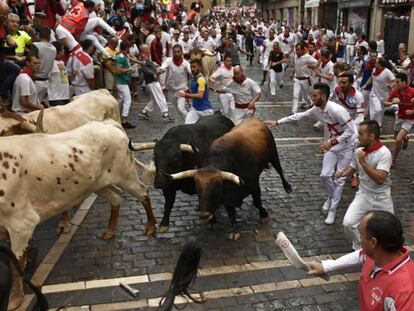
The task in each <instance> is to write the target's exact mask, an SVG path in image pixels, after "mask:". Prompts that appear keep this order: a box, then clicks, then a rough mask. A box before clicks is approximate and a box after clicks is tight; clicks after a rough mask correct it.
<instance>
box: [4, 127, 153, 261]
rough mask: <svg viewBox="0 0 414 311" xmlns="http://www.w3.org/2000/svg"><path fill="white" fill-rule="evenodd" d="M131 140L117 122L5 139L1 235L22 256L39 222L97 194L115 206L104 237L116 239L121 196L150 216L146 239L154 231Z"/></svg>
mask: <svg viewBox="0 0 414 311" xmlns="http://www.w3.org/2000/svg"><path fill="white" fill-rule="evenodd" d="M128 144H129V140H128V137H127V135H126V134H125V132H124V131H123V129H122V127H121V125H120V124H119V123H117V122H115V121H112V120H107V121H104V122H89V123H87V124H85V125H83V126H81V127H79V128H77V129H74V130H72V131H67V132H64V133H60V134H53V135H51V134H33V135H19V136H9V137H1V138H0V178H1V179H0V236H1V237H2V238H4V237H7V234H8V236H9V238H10V240H11V248H12V250H13V252H14V253H15V254H16V256H17V257H20V256H22V254H23V252H24V250H25V249H26V247H27V245H28V242H29V240H30V238H31V236H32V234H33V230H34V229H35V227H36V226H37V225H38V224H39V223H40V222H43V221H45V220H46V219H49V218H51V217H53V216H55V215H57V214H59V213H62V212H64V211H66V210H68V209H69V208H71V207H73V206H74V205H76V204H80V203H81V202H82V201H83V200H84V199H85V198H86V197H87V196H88V195H90V194H91V193H93V192H95V193H97V194H98V195H100V196H103V197H104V198H106V199H107V200H109V201H110V202H111V205H112V209H111V217H110V221H109V224H108V226H107V228H106V230H105V233H104V236H105V238H110V237H112V236H113V235H114V232H115V229H116V224H117V218H118V212H119V205H120V203H121V201H122V197H121V193H122V191H125V192H128V193H130V194H131V195H132V196H134V197H135V198H137V199H138V200H139V201H140V202H141V203H142V205H143V206H144V208H145V211H146V214H147V221H148V222H147V224H146V226H145V233H146V234H153V233H154V232H155V218H154V215H153V211H152V207H151V203H150V199H149V197H148V188H147V186H145V185H144V184H143V183H142V182H141V181H140V179H139V177H138V174H137V167H136V162H135V159H134V157H133V155H132V153H131V151H130V150H129V147H128Z"/></svg>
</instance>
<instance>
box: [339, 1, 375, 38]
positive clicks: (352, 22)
mask: <svg viewBox="0 0 414 311" xmlns="http://www.w3.org/2000/svg"><path fill="white" fill-rule="evenodd" d="M380 1H381V0H380ZM338 7H339V20H338V23H339V25H338V26H339V27H338V29H340V28H341V27H342V26H346V27H348V28H349V27H352V28H353V29H354V31H355V32H356V33H357V34H361V33H364V34H368V33H369V25H370V17H371V0H340V1H339V5H338Z"/></svg>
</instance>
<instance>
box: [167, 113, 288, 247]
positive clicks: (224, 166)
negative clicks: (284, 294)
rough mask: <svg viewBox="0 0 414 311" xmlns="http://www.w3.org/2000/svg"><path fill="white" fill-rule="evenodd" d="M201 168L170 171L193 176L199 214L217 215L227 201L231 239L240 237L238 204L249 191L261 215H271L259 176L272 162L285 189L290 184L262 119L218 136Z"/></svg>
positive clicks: (212, 216)
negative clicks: (237, 224)
mask: <svg viewBox="0 0 414 311" xmlns="http://www.w3.org/2000/svg"><path fill="white" fill-rule="evenodd" d="M205 161H206V165H205V166H204V167H203V168H201V169H196V170H188V171H184V172H181V173H177V174H172V175H170V176H171V178H172V179H174V180H178V179H183V178H194V181H195V184H196V189H197V194H198V198H199V209H200V212H199V214H200V218H202V219H209V220H210V221H211V220H212V219H214V213H215V210H216V209H217V208H218V207H220V206H221V205H224V206H225V207H226V210H227V213H228V215H229V217H230V220H231V224H232V231H231V233H230V239H237V238H238V236H239V233H238V232H237V230H236V210H235V208H236V207H240V206H241V205H242V203H243V199H244V198H245V197H247V196H248V195H251V196H252V197H253V204H254V206H255V207H256V208H257V209H258V210H259V214H260V217H261V218H263V219H267V218H268V213H267V211H266V210H265V209H264V208H263V206H262V200H261V195H260V185H259V177H260V174H261V173H262V171H263V169H264V168H266V167H267V166H268V164H269V163H270V164H272V165H273V167H274V168H275V169H276V171H277V172H278V173H279V176H280V178H281V180H282V184H283V187H284V189H285V191H286V192H291V186H290V184H289V183H288V182H287V181H286V179H285V177H284V175H283V170H282V166H281V164H280V161H279V155H278V152H277V148H276V144H275V141H274V138H273V135H272V133H271V132H270V130H269V129H268V128H267V126H266V125H264V124H263V123H262V122H261V121H259V120H258V119H256V118H253V119H251V120H249V121H247V122H245V123H242V124H240V125H239V126H236V127H234V128H233V129H232V130H231V131H230V132H228V133H227V134H225V135H223V136H221V137H220V138H217V139H216V140H215V141H214V142H213V143H212V144H211V146H210V148H209V151H208V155H207V157H206V159H205Z"/></svg>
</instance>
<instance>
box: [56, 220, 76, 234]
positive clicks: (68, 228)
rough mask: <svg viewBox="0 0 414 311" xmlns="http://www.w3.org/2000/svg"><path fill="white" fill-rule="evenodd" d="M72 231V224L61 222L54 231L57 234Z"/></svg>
mask: <svg viewBox="0 0 414 311" xmlns="http://www.w3.org/2000/svg"><path fill="white" fill-rule="evenodd" d="M71 230H72V223H71V222H70V221H61V222H59V224H58V227H57V229H56V232H57V234H68V233H69V232H70V231H71Z"/></svg>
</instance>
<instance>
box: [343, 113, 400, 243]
mask: <svg viewBox="0 0 414 311" xmlns="http://www.w3.org/2000/svg"><path fill="white" fill-rule="evenodd" d="M358 132H359V145H360V147H362V148H358V149H357V150H356V151H355V153H354V156H353V158H352V162H351V165H350V166H349V167H348V168H347V169H346V170H344V171H338V172H337V173H336V176H337V177H339V178H343V177H347V176H351V175H353V174H354V173H356V172H358V174H359V180H360V184H359V189H358V191H357V193H356V194H355V198H354V200H353V201H352V203H351V205H349V207H348V210H347V211H346V214H345V217H344V221H343V225H344V230H345V233H346V234H347V235H348V236H349V237H350V238H351V240H352V248H353V249H354V250H358V249H360V248H361V237H360V235H359V231H358V226H359V224H360V222H361V219H362V217H363V216H364V215H365V214H366V213H367V212H370V211H374V210H382V211H387V212H390V213H394V205H393V203H392V198H391V187H390V186H391V179H390V168H391V162H392V157H391V151H390V150H389V149H388V148H387V147H386V146H384V145H383V144H382V143H381V142H380V140H379V138H380V135H381V129H380V127H379V125H378V123H377V122H376V121H374V120H369V121H364V122H362V123H361V124H360V125H359V130H358Z"/></svg>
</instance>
